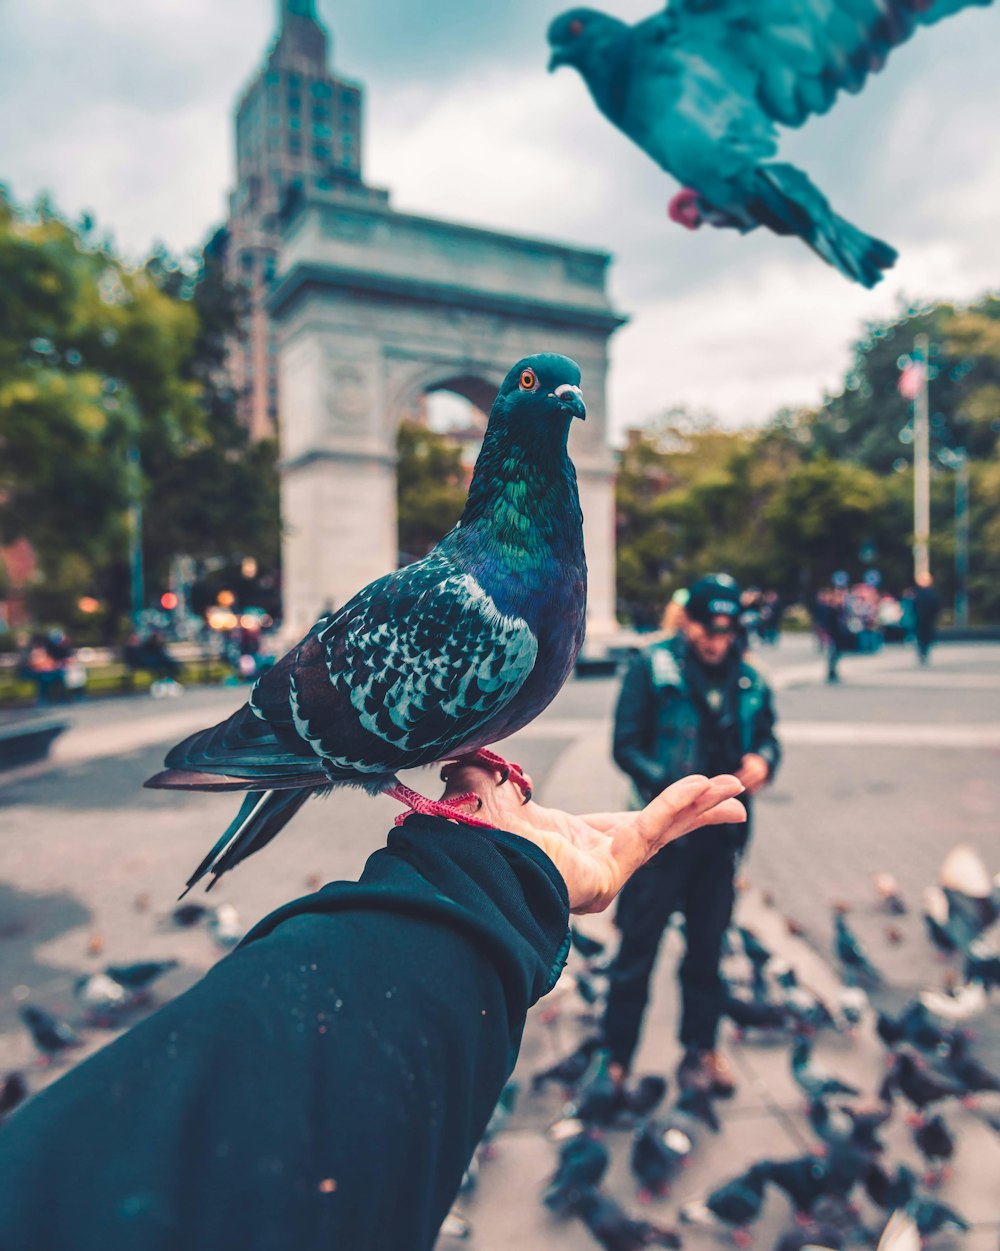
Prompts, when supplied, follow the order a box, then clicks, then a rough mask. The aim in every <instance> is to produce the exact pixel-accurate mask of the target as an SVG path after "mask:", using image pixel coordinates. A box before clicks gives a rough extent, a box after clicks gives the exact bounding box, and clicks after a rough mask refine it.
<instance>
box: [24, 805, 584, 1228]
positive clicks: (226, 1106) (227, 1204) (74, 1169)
mask: <svg viewBox="0 0 1000 1251" xmlns="http://www.w3.org/2000/svg"><path fill="white" fill-rule="evenodd" d="M567 921H568V900H567V896H566V889H565V885H564V883H563V881H562V878H561V877H560V875H559V873H558V871H557V870H556V868H555V866H554V865H553V864H552V863H551V861H550V860H549V859H548V858H547V857H546V856H545V855H544V854H543V853H542V852H541V851H539V850H538V849H537V848H536V847H534V846H533V845H532V844H530V843H528V842H526V841H525V840H523V839H520V838H517V837H515V836H514V835H512V834H507V833H503V832H501V831H492V830H481V829H474V828H472V827H469V826H459V825H455V824H453V823H451V822H448V821H443V820H440V819H436V818H427V817H412V818H410V819H409V820H408V821H407V822H406V823H405V825H404V826H402V827H401V828H400V829H399V830H398V831H396V832H394V833H393V834H392V835H390V838H389V843H388V846H387V847H385V848H384V849H382V850H381V851H378V852H376V853H375V854H374V855H373V856H372V857H371V858H370V859H369V861H368V863H367V865H366V866H365V871H364V873H363V874H362V877H361V879H360V881H359V882H356V883H334V884H332V885H330V886H327V887H325V888H324V889H323V890H321V891H319V892H318V893H317V894H315V895H311V896H309V897H307V898H305V899H302V900H299V901H297V902H296V903H293V904H290V905H288V906H287V907H285V908H282V909H279V911H277V912H275V913H273V914H272V915H271V916H270V917H268V918H267V919H266V920H265V921H263V922H261V924H260V925H258V926H257V927H256V928H255V929H254V930H253V931H252V932H251V933H250V934H249V935H248V936H247V938H246V939H245V940H244V942H243V943H242V944H241V946H240V947H239V948H237V950H236V951H235V952H233V953H232V954H231V955H230V956H228V957H227V958H226V959H224V960H222V961H220V963H219V964H217V965H216V966H215V967H214V968H213V969H212V970H211V971H210V972H209V973H208V974H207V975H206V976H205V977H204V978H203V979H202V981H200V982H199V983H198V984H197V985H196V986H194V987H193V988H192V989H191V990H190V991H188V992H187V993H186V994H184V995H181V996H180V997H179V998H177V999H175V1000H173V1001H172V1002H171V1003H169V1004H167V1005H166V1006H165V1007H163V1008H161V1009H160V1011H159V1012H157V1013H156V1014H155V1015H154V1016H152V1017H150V1018H149V1019H148V1020H146V1021H144V1022H142V1023H141V1024H139V1025H137V1026H136V1027H135V1028H134V1029H133V1030H131V1031H130V1032H129V1033H127V1034H125V1035H123V1037H121V1038H120V1039H118V1040H117V1041H116V1042H114V1043H112V1044H111V1045H110V1046H108V1047H106V1048H105V1049H104V1050H103V1051H101V1052H99V1053H97V1054H96V1055H95V1056H93V1057H91V1059H89V1060H88V1061H87V1062H85V1063H84V1064H81V1065H80V1066H79V1067H78V1068H76V1069H74V1070H73V1071H71V1072H70V1073H68V1074H67V1075H66V1076H65V1077H63V1078H62V1079H61V1080H60V1081H58V1082H56V1083H55V1084H54V1085H52V1086H51V1087H49V1088H48V1089H47V1090H45V1091H43V1092H41V1093H40V1094H39V1095H37V1096H36V1097H35V1098H34V1099H32V1100H30V1101H29V1102H28V1103H27V1104H26V1105H25V1106H24V1107H23V1108H21V1109H19V1110H18V1111H17V1112H16V1113H15V1114H14V1116H13V1117H12V1118H11V1120H10V1121H9V1122H8V1124H6V1125H5V1126H4V1128H3V1130H2V1131H0V1231H2V1232H0V1245H2V1247H3V1251H67V1248H70V1247H72V1248H73V1251H97V1249H98V1248H99V1249H100V1251H135V1249H136V1248H140V1247H141V1248H142V1249H143V1251H177V1249H178V1248H180V1247H184V1248H185V1251H287V1249H288V1248H290V1247H331V1248H332V1247H343V1248H347V1247H350V1248H351V1249H352V1251H369V1249H371V1251H376V1249H378V1251H382V1249H386V1251H388V1249H390V1248H391V1249H392V1251H410V1249H411V1248H412V1249H413V1251H425V1249H427V1248H430V1247H432V1246H433V1243H434V1240H435V1237H436V1234H437V1230H438V1228H439V1226H440V1223H441V1221H442V1220H443V1219H444V1217H445V1215H446V1213H447V1211H448V1208H449V1206H450V1205H451V1203H452V1201H453V1199H454V1196H455V1193H456V1191H457V1189H458V1186H459V1183H460V1181H461V1177H462V1173H463V1172H464V1170H465V1167H466V1165H467V1163H468V1161H469V1159H470V1157H471V1155H472V1151H473V1149H474V1147H475V1145H476V1143H477V1142H478V1140H479V1138H480V1136H481V1134H482V1131H483V1128H484V1127H485V1124H486V1121H487V1120H488V1118H489V1115H490V1112H491V1111H492V1109H493V1107H494V1104H495V1103H496V1100H497V1097H498V1095H499V1093H500V1091H501V1089H502V1087H503V1084H504V1082H505V1081H506V1079H507V1077H508V1076H509V1075H510V1072H511V1070H512V1069H513V1066H514V1062H515V1060H516V1058H517V1052H518V1048H519V1046H520V1040H521V1032H522V1029H523V1026H524V1018H525V1014H526V1012H527V1010H528V1008H529V1007H530V1006H531V1004H532V1003H533V1002H534V1001H535V1000H536V999H537V998H538V997H539V996H540V995H542V994H544V993H545V992H546V991H547V990H549V989H550V988H551V986H552V985H553V984H554V982H555V979H556V978H557V977H558V974H559V972H560V970H561V968H562V964H563V961H564V960H565V954H566V950H567V946H568V943H567V938H568V935H567Z"/></svg>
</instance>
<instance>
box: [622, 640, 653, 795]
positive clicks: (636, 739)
mask: <svg viewBox="0 0 1000 1251" xmlns="http://www.w3.org/2000/svg"><path fill="white" fill-rule="evenodd" d="M655 715H656V696H655V692H654V690H653V680H652V676H651V674H650V671H649V660H648V658H647V657H646V656H645V655H644V654H643V653H642V652H636V654H635V655H634V656H633V657H632V659H631V660H630V661H629V665H628V668H627V669H626V671H625V678H624V680H623V682H622V689H621V691H620V693H619V695H618V708H617V710H616V712H615V730H614V740H613V744H612V754H613V756H614V760H615V764H616V765H617V766H618V768H619V769H621V770H622V772H623V773H627V774H628V776H629V777H630V778H631V779H632V781H633V782H634V783H635V785H636V789H637V790H638V792H639V794H640V795H641V796H642V798H643V799H644V800H645V801H646V802H647V803H648V802H649V800H651V799H652V798H653V796H654V795H658V794H659V792H660V791H661V790H662V789H663V776H664V773H663V765H662V764H661V763H660V761H658V760H657V759H656V757H655V756H651V755H649V754H648V751H649V746H650V742H651V740H652V737H653V725H654V719H655Z"/></svg>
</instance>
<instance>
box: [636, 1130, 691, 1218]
mask: <svg viewBox="0 0 1000 1251" xmlns="http://www.w3.org/2000/svg"><path fill="white" fill-rule="evenodd" d="M693 1148H694V1143H693V1142H692V1141H691V1139H690V1138H689V1137H688V1135H687V1134H685V1133H684V1131H683V1130H682V1129H677V1128H664V1126H663V1125H660V1124H658V1123H657V1122H656V1121H654V1120H648V1121H643V1123H642V1124H641V1125H639V1126H637V1127H636V1129H635V1131H634V1132H633V1134H632V1147H631V1151H630V1152H629V1167H630V1168H631V1169H632V1173H633V1176H634V1177H635V1179H636V1182H637V1183H638V1185H639V1198H640V1199H642V1200H649V1199H653V1198H663V1196H665V1195H667V1194H669V1193H670V1179H671V1178H672V1177H673V1176H674V1174H675V1173H676V1172H677V1171H678V1170H679V1169H681V1168H683V1167H684V1166H685V1164H686V1163H687V1161H688V1157H689V1156H690V1155H691V1152H692V1150H693Z"/></svg>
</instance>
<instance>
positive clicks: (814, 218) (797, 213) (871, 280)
mask: <svg viewBox="0 0 1000 1251" xmlns="http://www.w3.org/2000/svg"><path fill="white" fill-rule="evenodd" d="M753 208H754V210H755V212H756V214H757V215H758V216H759V217H760V218H761V220H762V221H763V222H764V224H765V225H766V226H769V227H770V228H771V229H772V230H773V231H775V233H776V234H781V235H787V234H792V235H798V236H799V238H801V239H802V240H804V242H805V243H807V244H808V245H809V247H811V248H812V249H813V251H814V252H816V253H817V255H819V256H821V257H822V258H823V260H824V261H826V262H827V263H828V264H830V265H832V266H833V267H834V269H839V270H840V272H841V273H842V274H843V275H844V276H845V277H846V278H850V279H851V281H852V282H858V283H860V284H861V286H863V287H874V286H875V284H876V283H878V282H880V281H881V279H882V277H883V275H884V271H885V270H887V269H891V268H892V266H893V265H894V264H895V262H896V257H897V255H898V253H897V252H896V250H895V248H893V247H890V246H889V244H888V243H883V242H882V240H881V239H875V238H873V237H872V236H871V235H867V234H865V232H864V231H863V230H859V229H858V227H857V226H853V225H852V224H851V223H850V222H849V221H847V220H846V219H845V218H843V217H838V215H837V214H836V213H835V212H834V211H833V209H832V208H831V207H830V203H829V201H828V200H827V198H826V196H824V195H823V193H822V192H821V191H820V190H819V188H818V187H816V186H814V185H813V183H811V182H810V181H809V179H808V178H807V177H806V175H805V174H804V173H803V172H802V171H801V170H800V169H796V168H795V166H794V165H784V164H779V163H775V164H772V165H762V166H759V167H758V169H757V172H756V177H755V196H754V201H753Z"/></svg>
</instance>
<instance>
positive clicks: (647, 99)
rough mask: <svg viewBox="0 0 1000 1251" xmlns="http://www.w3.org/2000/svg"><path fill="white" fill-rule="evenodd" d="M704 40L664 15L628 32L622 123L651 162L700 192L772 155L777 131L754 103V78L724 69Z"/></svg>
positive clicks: (738, 68)
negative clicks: (628, 64) (629, 48)
mask: <svg viewBox="0 0 1000 1251" xmlns="http://www.w3.org/2000/svg"><path fill="white" fill-rule="evenodd" d="M691 25H693V26H694V29H688V28H689V26H691ZM704 34H705V32H700V31H699V29H698V27H697V24H692V23H690V22H687V21H684V22H680V23H678V22H677V21H675V20H673V18H672V16H671V15H669V14H667V15H657V16H654V17H651V18H647V19H646V20H645V21H644V22H640V23H638V24H637V25H636V26H635V27H634V28H633V39H632V62H631V73H630V76H629V87H628V94H627V102H626V106H625V111H624V114H623V117H622V121H621V125H622V128H623V129H624V130H625V131H626V133H627V134H628V135H629V136H630V137H631V138H632V139H633V140H634V141H635V142H636V143H638V144H639V146H640V147H641V148H643V149H644V150H645V151H646V152H647V153H648V154H649V155H650V156H652V157H653V159H654V160H656V161H658V162H659V164H660V165H662V166H663V167H664V168H665V169H666V170H668V171H669V172H670V173H671V174H673V175H674V177H675V178H677V179H678V180H679V181H680V182H681V183H682V184H684V185H686V186H692V187H698V188H700V189H702V188H705V187H706V186H709V185H711V182H712V181H715V180H727V179H731V178H734V177H736V176H737V175H739V174H740V173H742V172H743V171H744V170H746V169H748V168H751V167H753V166H755V165H757V164H758V163H759V162H760V161H764V160H767V159H768V158H770V157H772V156H774V155H775V153H776V152H777V132H776V130H775V127H774V123H773V122H772V120H771V119H770V117H768V116H767V114H766V113H765V112H764V110H763V109H762V108H761V106H760V104H759V102H758V100H757V99H756V95H755V83H754V78H753V75H752V74H751V73H750V72H749V71H748V70H744V69H743V68H741V66H740V65H739V64H738V63H736V64H733V63H730V64H726V63H725V59H724V58H720V57H718V56H717V55H716V52H717V49H716V48H715V46H714V44H713V43H712V42H711V40H709V39H706V38H705V37H704ZM710 198H711V197H710Z"/></svg>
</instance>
